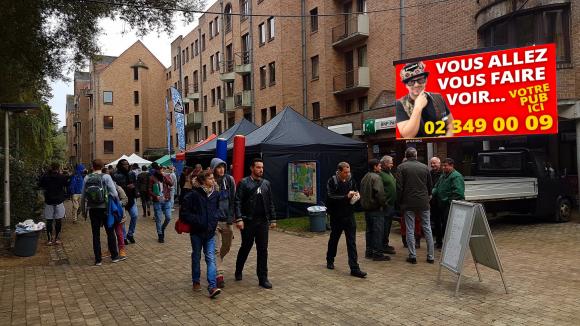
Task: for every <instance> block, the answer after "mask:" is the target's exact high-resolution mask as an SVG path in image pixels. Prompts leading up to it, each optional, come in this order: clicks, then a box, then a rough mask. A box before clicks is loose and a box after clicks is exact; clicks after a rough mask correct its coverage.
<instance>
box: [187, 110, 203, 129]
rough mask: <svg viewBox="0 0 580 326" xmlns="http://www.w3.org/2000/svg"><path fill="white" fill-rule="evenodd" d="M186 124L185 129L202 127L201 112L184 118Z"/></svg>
mask: <svg viewBox="0 0 580 326" xmlns="http://www.w3.org/2000/svg"><path fill="white" fill-rule="evenodd" d="M186 118H187V122H186V124H185V127H186V128H188V129H189V128H193V129H199V128H201V126H203V112H193V113H189V114H187V116H186Z"/></svg>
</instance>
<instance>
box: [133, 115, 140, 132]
mask: <svg viewBox="0 0 580 326" xmlns="http://www.w3.org/2000/svg"><path fill="white" fill-rule="evenodd" d="M134 119H135V129H139V115H138V114H136V115H134Z"/></svg>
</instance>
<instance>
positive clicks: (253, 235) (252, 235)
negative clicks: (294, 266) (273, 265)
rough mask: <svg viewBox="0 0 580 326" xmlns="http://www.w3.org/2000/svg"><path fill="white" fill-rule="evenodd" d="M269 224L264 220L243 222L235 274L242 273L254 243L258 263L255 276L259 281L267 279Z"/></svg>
mask: <svg viewBox="0 0 580 326" xmlns="http://www.w3.org/2000/svg"><path fill="white" fill-rule="evenodd" d="M269 226H270V225H269V222H268V220H267V219H266V218H259V219H252V220H244V229H243V230H242V231H241V233H242V245H241V247H240V250H239V251H238V258H237V259H236V274H239V273H242V271H243V270H244V265H245V264H246V260H247V259H248V255H249V254H250V251H251V250H252V247H253V246H254V242H256V253H257V256H258V257H257V258H258V262H257V265H256V274H257V275H258V279H259V280H260V281H265V280H267V279H268V230H269Z"/></svg>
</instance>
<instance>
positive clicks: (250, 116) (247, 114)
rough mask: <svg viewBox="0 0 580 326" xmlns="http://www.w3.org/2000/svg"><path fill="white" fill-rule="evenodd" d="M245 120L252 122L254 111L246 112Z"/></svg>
mask: <svg viewBox="0 0 580 326" xmlns="http://www.w3.org/2000/svg"><path fill="white" fill-rule="evenodd" d="M244 119H246V120H248V121H252V111H248V112H244Z"/></svg>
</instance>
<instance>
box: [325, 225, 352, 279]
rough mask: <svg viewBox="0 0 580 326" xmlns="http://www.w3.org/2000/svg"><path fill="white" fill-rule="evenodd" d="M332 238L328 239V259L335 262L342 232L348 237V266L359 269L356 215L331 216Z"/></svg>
mask: <svg viewBox="0 0 580 326" xmlns="http://www.w3.org/2000/svg"><path fill="white" fill-rule="evenodd" d="M330 230H331V231H330V239H328V251H327V252H326V261H327V262H329V263H334V257H336V249H337V247H338V241H339V240H340V236H341V234H342V232H344V236H345V238H346V249H347V252H348V266H349V267H350V269H351V271H354V270H359V269H360V267H359V265H358V255H357V252H356V221H355V219H354V215H350V216H346V217H337V216H330Z"/></svg>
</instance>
